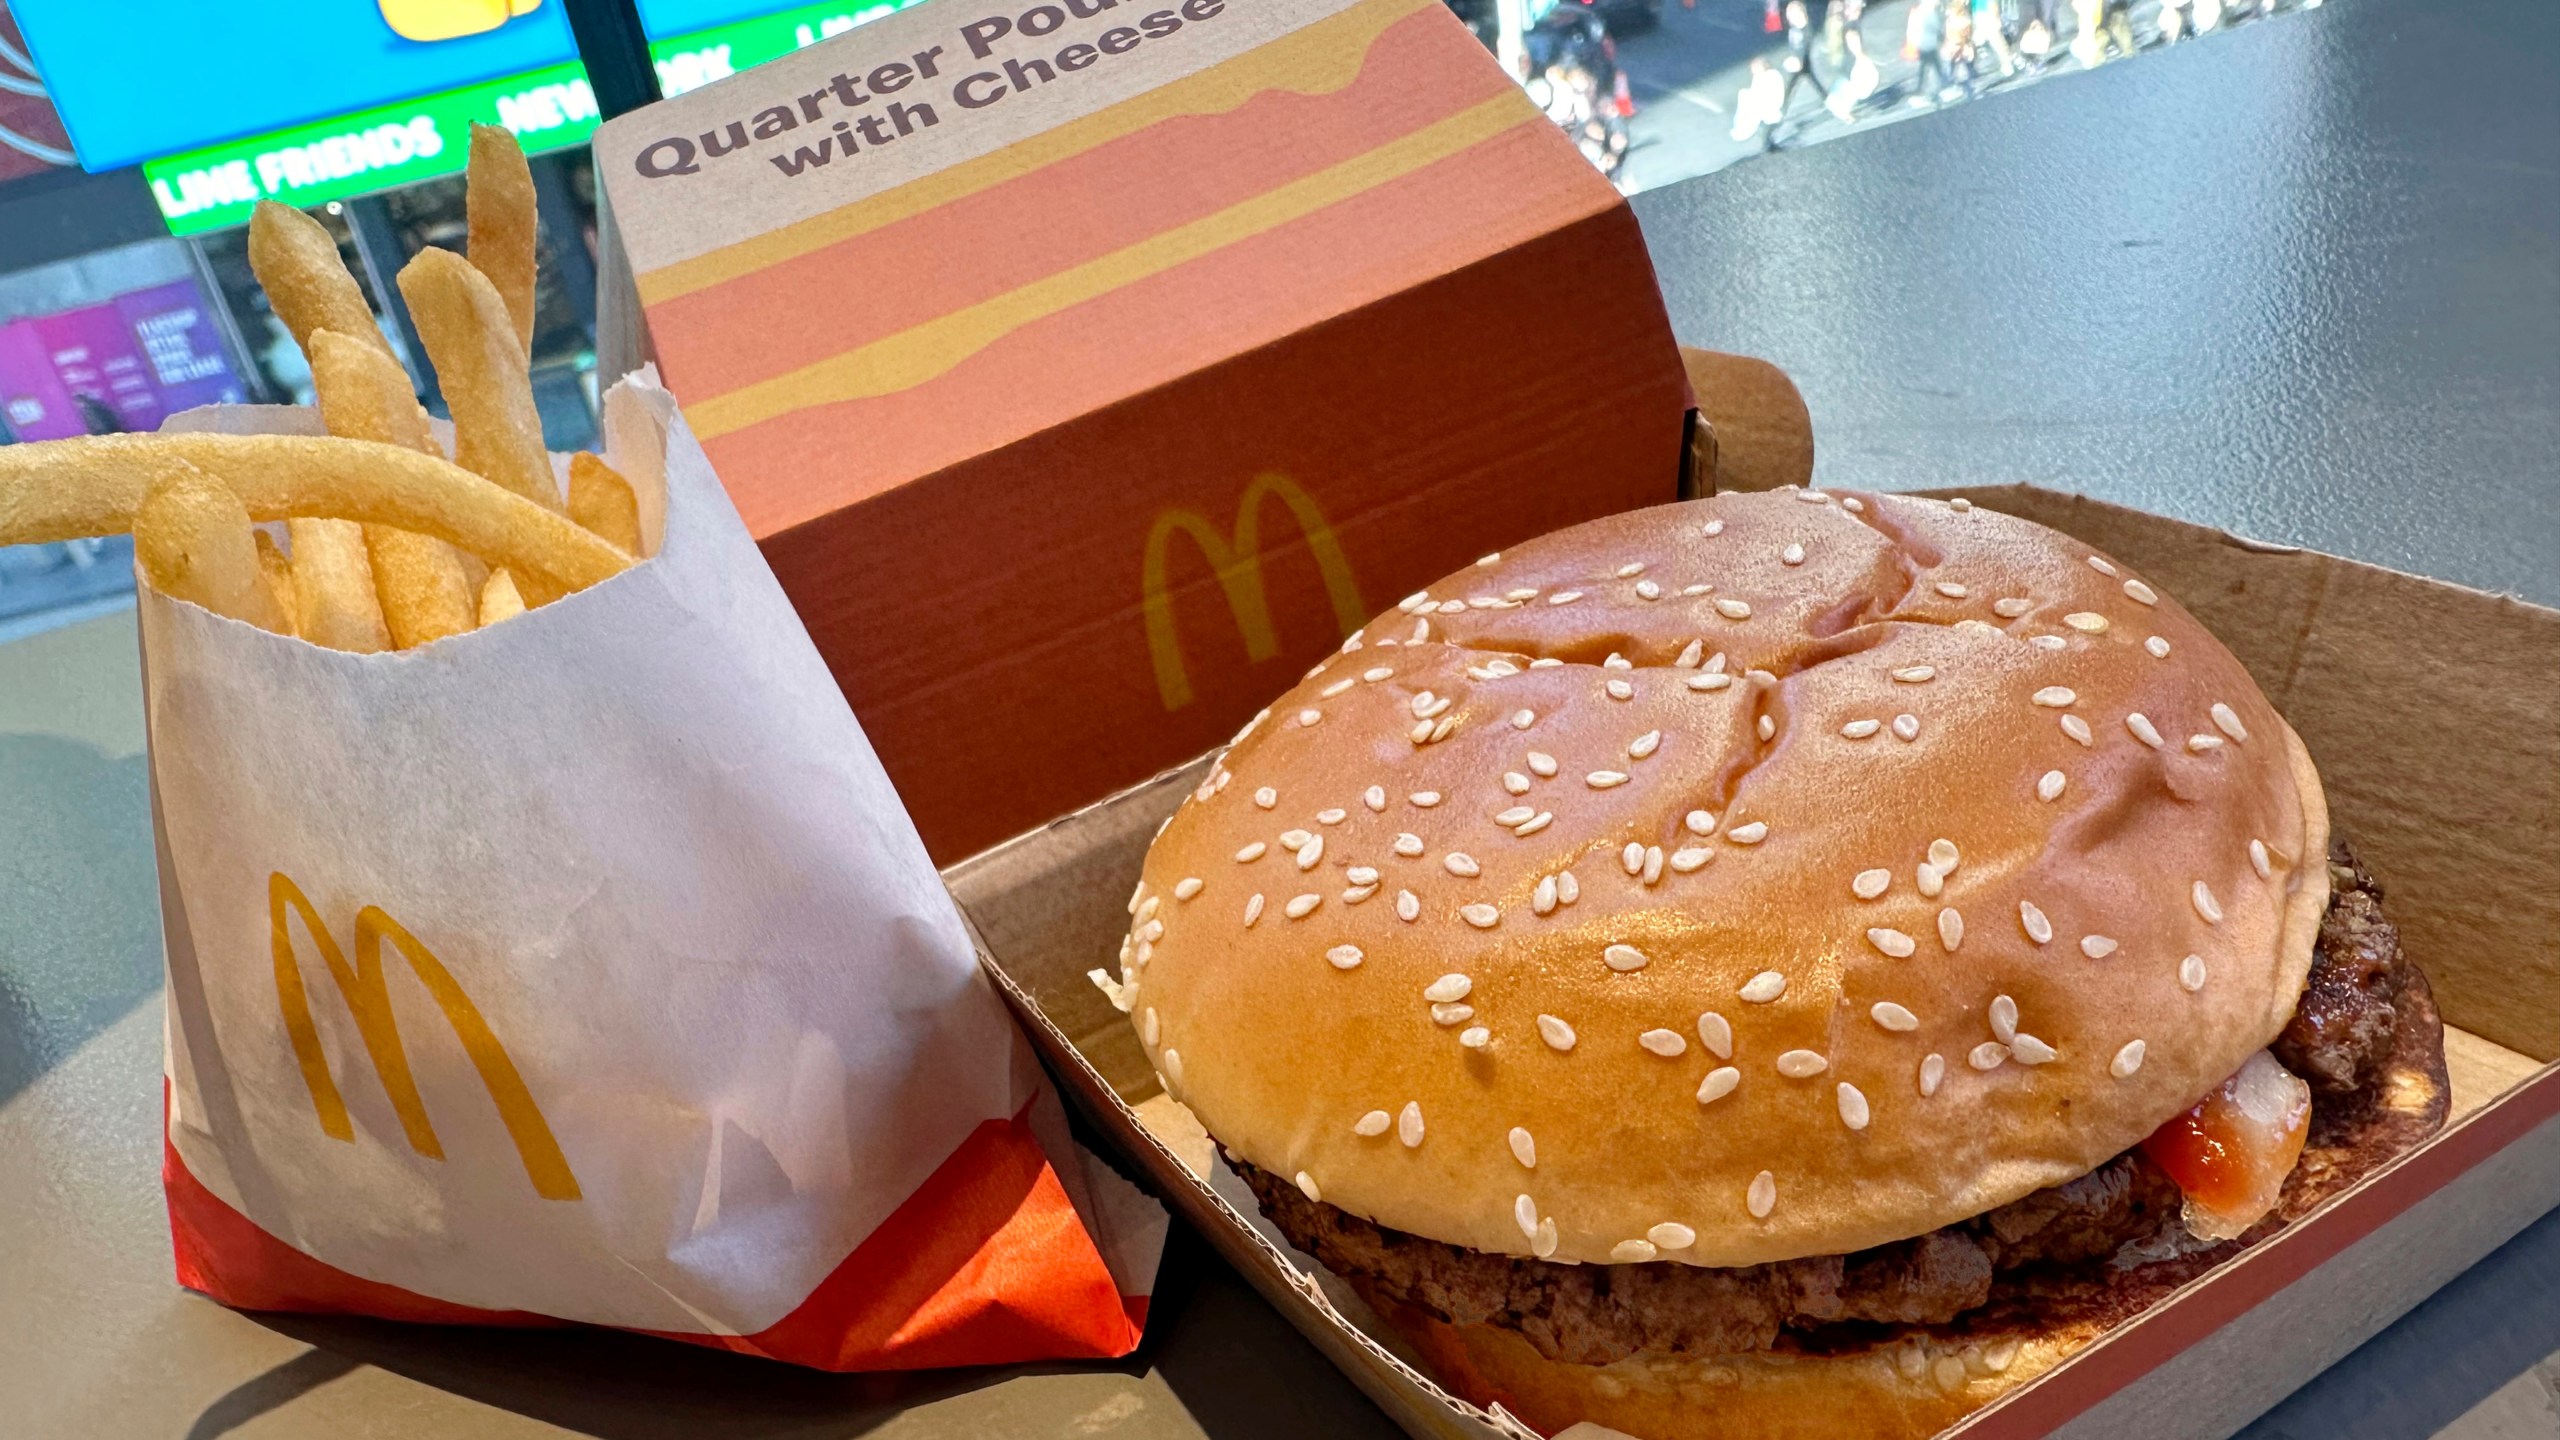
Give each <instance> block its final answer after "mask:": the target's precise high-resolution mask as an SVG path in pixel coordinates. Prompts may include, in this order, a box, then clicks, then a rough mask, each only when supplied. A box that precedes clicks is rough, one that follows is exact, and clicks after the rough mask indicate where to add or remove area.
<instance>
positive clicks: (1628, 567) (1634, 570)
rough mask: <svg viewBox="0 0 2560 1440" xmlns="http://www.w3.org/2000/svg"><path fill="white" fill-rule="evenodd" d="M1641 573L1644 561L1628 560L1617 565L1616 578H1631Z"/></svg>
mask: <svg viewBox="0 0 2560 1440" xmlns="http://www.w3.org/2000/svg"><path fill="white" fill-rule="evenodd" d="M1643 573H1644V562H1643V561H1641V560H1630V561H1628V562H1627V563H1626V564H1624V565H1621V566H1619V567H1618V578H1619V579H1621V580H1633V579H1634V578H1636V577H1637V576H1639V575H1641V574H1643Z"/></svg>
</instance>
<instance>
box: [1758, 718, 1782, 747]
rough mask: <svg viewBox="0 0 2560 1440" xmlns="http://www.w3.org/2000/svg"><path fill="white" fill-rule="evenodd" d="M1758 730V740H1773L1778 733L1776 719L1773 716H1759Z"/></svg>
mask: <svg viewBox="0 0 2560 1440" xmlns="http://www.w3.org/2000/svg"><path fill="white" fill-rule="evenodd" d="M1759 729H1760V738H1761V739H1762V740H1763V741H1767V740H1769V739H1772V738H1774V737H1775V736H1776V735H1777V733H1778V721H1777V718H1776V717H1775V716H1771V715H1763V716H1761V717H1760V726H1759Z"/></svg>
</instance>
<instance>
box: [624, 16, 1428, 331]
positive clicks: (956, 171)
mask: <svg viewBox="0 0 2560 1440" xmlns="http://www.w3.org/2000/svg"><path fill="white" fill-rule="evenodd" d="M1438 3H1440V0H1364V3H1362V4H1359V5H1354V6H1352V7H1351V8H1350V9H1348V10H1345V11H1343V12H1341V13H1340V14H1338V15H1330V16H1327V17H1326V18H1324V19H1322V20H1319V21H1317V22H1316V23H1315V24H1313V25H1309V26H1307V27H1306V28H1304V29H1302V30H1294V31H1291V32H1290V33H1289V34H1287V35H1284V36H1281V37H1280V38H1279V39H1277V40H1274V41H1272V42H1270V43H1269V44H1267V45H1261V46H1257V47H1256V48H1254V49H1251V50H1248V51H1246V52H1244V53H1243V54H1241V55H1238V56H1236V57H1235V58H1233V59H1231V60H1226V61H1223V62H1221V63H1219V64H1216V65H1213V66H1211V67H1209V68H1208V69H1206V70H1202V71H1199V72H1197V73H1195V74H1191V75H1186V76H1184V77H1182V78H1181V79H1179V80H1175V81H1172V82H1170V83H1168V84H1164V85H1160V86H1157V87H1156V88H1155V89H1153V90H1150V91H1147V92H1146V93H1145V94H1142V95H1136V96H1132V97H1131V98H1129V99H1127V100H1123V101H1121V102H1120V103H1119V104H1117V105H1113V106H1109V107H1107V108H1105V109H1102V110H1097V111H1095V112H1094V113H1092V114H1090V115H1086V116H1083V117H1081V118H1078V119H1075V120H1071V121H1069V122H1067V123H1066V124H1064V125H1060V126H1058V127H1057V128H1055V129H1053V130H1045V131H1042V132H1041V133H1040V134H1037V135H1034V136H1032V137H1031V138H1029V139H1027V140H1023V141H1019V142H1017V143H1015V144H1012V145H1008V146H1006V147H1005V148H1003V149H1001V150H996V151H993V152H990V153H988V154H985V155H981V156H978V157H977V158H975V159H973V160H965V161H962V162H961V163H959V164H957V165H954V166H952V167H951V168H949V169H947V170H939V171H936V172H934V173H933V174H931V175H927V176H924V177H923V178H921V179H917V180H912V181H909V182H908V183H906V184H904V185H900V186H898V187H897V188H895V189H892V190H886V191H883V192H881V193H880V194H878V195H875V196H872V197H871V198H870V199H868V200H864V201H860V202H857V203H855V204H851V205H845V206H840V207H838V208H836V209H833V210H829V211H827V212H825V213H824V214H820V215H813V216H811V217H809V218H808V219H806V220H802V221H799V222H797V223H794V224H790V225H785V226H783V227H782V228H781V229H779V230H773V231H768V232H767V233H765V234H762V235H758V236H756V237H754V238H753V239H749V240H741V241H739V242H737V243H736V244H734V245H724V246H722V247H720V248H719V249H717V250H713V251H709V252H707V253H705V254H701V255H697V256H695V257H693V258H692V259H690V260H679V261H677V262H675V263H674V264H672V265H661V266H659V267H658V268H656V269H654V270H651V271H649V272H647V273H646V274H643V275H642V276H640V277H639V286H640V299H641V301H642V303H644V304H649V305H655V304H658V303H659V302H661V301H665V300H673V299H675V298H677V297H678V296H682V295H690V294H692V293H694V292H695V291H697V290H707V289H709V288H711V287H712V286H714V285H718V284H721V283H723V282H725V281H729V280H735V279H737V278H738V277H740V276H742V275H752V274H754V273H755V272H756V271H759V270H762V269H765V268H766V267H768V266H772V265H779V264H781V263H783V262H784V261H786V260H793V259H797V258H798V257H800V256H802V255H806V254H808V253H809V252H811V251H813V250H823V249H825V248H826V247H827V246H829V245H833V244H835V243H836V242H838V241H840V240H850V239H852V238H853V237H854V236H856V235H864V234H868V233H870V232H871V231H874V230H877V229H880V228H882V227H883V226H887V225H893V224H895V223H897V222H898V221H900V220H904V219H907V218H908V217H910V216H914V215H921V214H923V213H924V212H926V211H928V210H934V209H939V208H940V207H942V206H944V205H948V204H950V203H952V202H953V201H955V200H962V199H966V198H967V197H969V196H971V195H974V194H976V193H978V192H979V191H981V190H987V189H992V188H993V187H995V186H997V185H1001V184H1003V183H1004V182H1005V181H1007V180H1013V179H1018V178H1020V177H1021V176H1024V175H1028V174H1030V173H1032V172H1033V171H1035V170H1041V169H1045V168H1046V167H1048V166H1050V165H1054V164H1056V163H1057V162H1059V161H1061V160H1066V159H1070V158H1072V157H1074V156H1077V155H1081V154H1083V153H1084V152H1085V151H1087V150H1092V149H1095V148H1097V147H1099V146H1102V145H1106V144H1109V143H1110V142H1111V141H1114V140H1117V139H1119V138H1120V137H1121V136H1124V135H1130V134H1134V133H1136V132H1138V131H1140V130H1143V129H1145V128H1147V127H1148V126H1150V125H1153V124H1155V123H1156V122H1157V121H1160V120H1170V119H1173V118H1175V117H1177V116H1184V115H1223V114H1225V113H1226V112H1228V111H1230V110H1233V109H1235V108H1236V107H1238V106H1240V105H1242V104H1244V103H1245V102H1246V101H1248V100H1250V99H1252V98H1253V97H1254V96H1256V95H1260V94H1263V93H1265V92H1271V91H1283V92H1287V93H1290V94H1296V95H1330V94H1332V93H1333V92H1335V91H1337V90H1340V89H1342V88H1343V87H1344V86H1346V85H1349V84H1350V83H1351V82H1352V81H1353V80H1356V79H1358V78H1359V76H1360V67H1361V66H1362V65H1363V64H1364V63H1366V62H1367V60H1368V58H1369V50H1370V47H1371V46H1373V45H1375V44H1376V43H1377V40H1378V37H1379V36H1380V35H1383V34H1385V33H1386V31H1387V27H1388V26H1390V25H1393V24H1394V23H1395V22H1397V21H1398V20H1401V19H1403V18H1404V17H1406V16H1408V15H1411V14H1413V13H1415V12H1416V11H1419V10H1424V9H1428V8H1430V7H1431V6H1432V5H1435V4H1438Z"/></svg>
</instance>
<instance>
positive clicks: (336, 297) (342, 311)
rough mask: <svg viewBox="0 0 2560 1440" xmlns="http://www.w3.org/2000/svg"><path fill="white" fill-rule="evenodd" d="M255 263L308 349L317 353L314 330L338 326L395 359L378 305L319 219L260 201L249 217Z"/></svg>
mask: <svg viewBox="0 0 2560 1440" xmlns="http://www.w3.org/2000/svg"><path fill="white" fill-rule="evenodd" d="M249 268H250V269H251V270H253V271H255V272H257V276H258V284H259V285H260V286H261V287H262V288H264V289H265V290H266V292H267V303H268V304H269V305H271V306H273V307H274V308H275V312H276V318H277V319H279V320H282V321H283V322H284V328H285V329H287V330H289V331H291V332H293V343H294V344H296V345H299V346H301V347H302V350H303V353H304V354H306V355H307V354H309V353H310V352H311V332H312V331H314V330H334V331H336V332H338V333H339V334H341V335H345V336H348V337H349V338H351V339H356V340H362V341H365V342H366V343H368V344H370V345H372V346H373V347H374V348H375V349H378V350H380V351H381V352H382V354H383V358H385V359H390V358H391V345H390V342H388V341H386V340H384V339H383V338H382V331H381V329H380V327H378V326H376V325H375V324H374V323H373V309H372V307H370V306H368V305H366V304H365V303H364V292H363V291H361V290H358V289H357V288H356V279H355V277H354V276H353V275H350V274H348V273H347V262H345V261H344V260H341V259H339V258H338V242H337V241H335V240H332V239H330V238H329V232H328V231H327V230H325V229H323V228H322V227H321V224H320V222H319V221H317V220H314V219H312V218H311V217H310V216H308V215H305V214H303V213H302V212H301V211H299V210H296V209H294V208H293V207H292V206H290V205H285V204H281V203H279V202H277V201H274V200H261V201H259V202H258V207H257V209H256V210H255V211H254V212H252V213H251V215H250V217H249ZM394 363H397V362H394Z"/></svg>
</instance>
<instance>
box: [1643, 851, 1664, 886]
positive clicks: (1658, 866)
mask: <svg viewBox="0 0 2560 1440" xmlns="http://www.w3.org/2000/svg"><path fill="white" fill-rule="evenodd" d="M1661 879H1662V847H1661V846H1659V845H1647V846H1646V847H1644V883H1646V884H1647V885H1651V884H1655V883H1657V882H1658V881H1660V880H1661Z"/></svg>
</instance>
